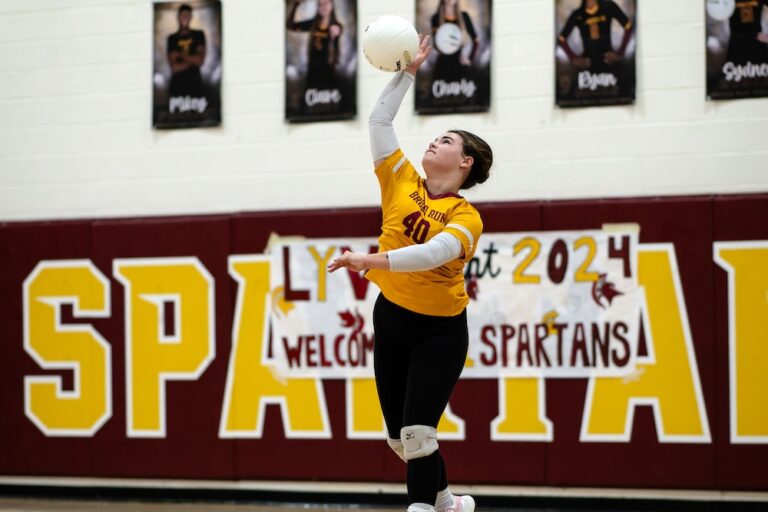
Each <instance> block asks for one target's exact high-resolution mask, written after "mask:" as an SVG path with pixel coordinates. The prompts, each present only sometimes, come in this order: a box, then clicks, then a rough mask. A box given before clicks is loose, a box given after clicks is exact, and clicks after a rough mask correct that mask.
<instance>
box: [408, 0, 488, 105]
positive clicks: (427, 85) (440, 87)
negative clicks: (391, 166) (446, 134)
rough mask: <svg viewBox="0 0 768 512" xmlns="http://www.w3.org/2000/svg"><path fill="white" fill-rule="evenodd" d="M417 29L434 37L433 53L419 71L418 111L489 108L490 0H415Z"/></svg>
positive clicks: (416, 88)
mask: <svg viewBox="0 0 768 512" xmlns="http://www.w3.org/2000/svg"><path fill="white" fill-rule="evenodd" d="M416 30H417V31H418V32H419V33H420V34H431V35H432V53H431V55H430V56H429V58H428V59H427V60H426V62H424V64H422V66H421V68H420V69H419V72H418V74H417V75H416V87H415V91H416V112H417V113H419V114H451V113H459V112H487V111H488V109H489V108H490V104H491V0H417V2H416Z"/></svg>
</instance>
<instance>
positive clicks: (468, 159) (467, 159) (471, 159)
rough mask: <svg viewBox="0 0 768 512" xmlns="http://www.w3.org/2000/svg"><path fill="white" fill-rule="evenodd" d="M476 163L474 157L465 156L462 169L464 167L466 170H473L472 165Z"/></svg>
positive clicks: (462, 160)
mask: <svg viewBox="0 0 768 512" xmlns="http://www.w3.org/2000/svg"><path fill="white" fill-rule="evenodd" d="M474 163H475V159H474V157H471V156H465V157H464V158H462V159H461V166H460V167H463V168H465V169H471V168H472V164H474Z"/></svg>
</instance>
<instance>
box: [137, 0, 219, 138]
mask: <svg viewBox="0 0 768 512" xmlns="http://www.w3.org/2000/svg"><path fill="white" fill-rule="evenodd" d="M221 40H222V36H221V2H219V1H218V0H192V1H189V2H160V3H155V4H154V44H153V47H154V65H153V73H152V83H153V88H152V90H153V109H152V125H153V126H154V127H155V128H194V127H199V126H217V125H219V124H221Z"/></svg>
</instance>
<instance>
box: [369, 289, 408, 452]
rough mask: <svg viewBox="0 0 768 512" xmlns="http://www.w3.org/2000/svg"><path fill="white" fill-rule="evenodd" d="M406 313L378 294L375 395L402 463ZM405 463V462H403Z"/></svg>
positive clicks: (374, 363) (374, 323) (375, 314)
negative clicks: (377, 396) (401, 432)
mask: <svg viewBox="0 0 768 512" xmlns="http://www.w3.org/2000/svg"><path fill="white" fill-rule="evenodd" d="M406 316H407V315H405V310H403V309H402V308H400V307H399V306H397V305H395V304H393V303H391V302H389V301H388V300H387V299H386V298H384V296H383V295H381V294H379V297H378V299H377V300H376V305H375V306H374V309H373V325H374V331H375V333H376V339H375V341H374V345H373V366H374V375H375V377H376V391H377V393H378V395H379V403H380V405H381V412H382V414H383V415H384V422H385V423H386V425H387V432H388V435H387V443H388V444H389V446H390V448H392V449H393V450H394V451H395V453H397V455H398V456H399V457H400V458H401V459H403V446H402V442H401V441H400V429H402V428H403V404H404V403H405V386H406V382H407V379H408V367H409V363H408V353H409V351H410V347H409V346H408V344H407V343H405V342H404V340H403V336H404V333H403V331H404V329H403V325H404V322H406V321H407V318H405V317H406ZM403 460H405V459H403Z"/></svg>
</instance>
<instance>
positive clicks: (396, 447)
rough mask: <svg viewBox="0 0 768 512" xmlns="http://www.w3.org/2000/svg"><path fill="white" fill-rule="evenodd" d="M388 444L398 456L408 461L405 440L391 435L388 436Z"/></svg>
mask: <svg viewBox="0 0 768 512" xmlns="http://www.w3.org/2000/svg"><path fill="white" fill-rule="evenodd" d="M387 444H388V445H389V447H390V448H392V451H394V452H395V453H396V454H397V456H398V457H400V458H401V459H402V460H403V462H408V461H407V460H406V459H405V453H404V450H403V442H402V441H401V440H399V439H392V438H391V437H389V436H387Z"/></svg>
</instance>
